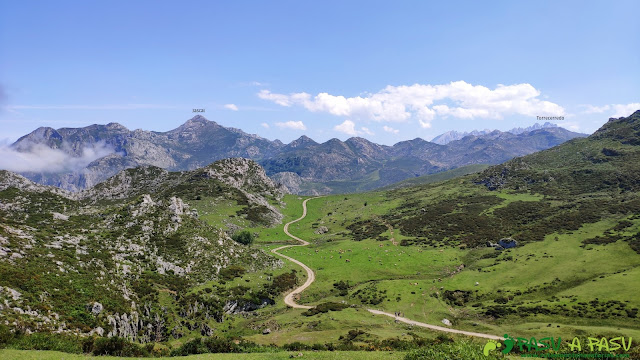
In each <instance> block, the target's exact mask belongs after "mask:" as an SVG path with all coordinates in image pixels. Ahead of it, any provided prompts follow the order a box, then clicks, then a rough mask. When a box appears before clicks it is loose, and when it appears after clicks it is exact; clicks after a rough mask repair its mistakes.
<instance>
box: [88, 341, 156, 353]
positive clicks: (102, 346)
mask: <svg viewBox="0 0 640 360" xmlns="http://www.w3.org/2000/svg"><path fill="white" fill-rule="evenodd" d="M82 348H83V350H84V351H87V350H89V349H90V350H91V353H92V354H93V355H111V356H149V351H148V350H147V349H146V348H144V347H141V346H139V345H137V344H135V343H132V342H130V341H128V340H126V339H123V338H120V337H111V338H104V337H99V338H94V340H93V341H92V342H91V341H86V342H85V343H83V344H82Z"/></svg>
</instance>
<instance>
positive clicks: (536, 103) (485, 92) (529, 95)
mask: <svg viewBox="0 0 640 360" xmlns="http://www.w3.org/2000/svg"><path fill="white" fill-rule="evenodd" d="M258 97H260V98H261V99H265V100H269V101H272V102H274V103H276V104H278V105H281V106H286V107H291V106H294V105H298V106H303V107H304V108H305V109H307V110H309V111H312V112H326V113H329V114H332V115H335V116H343V117H349V118H354V119H363V120H373V121H381V122H406V121H409V120H411V119H413V118H415V119H417V120H418V122H419V123H420V125H421V126H422V127H424V128H428V127H430V126H431V121H432V120H433V119H434V118H436V117H448V116H452V117H457V118H463V119H473V118H492V119H501V118H503V117H504V116H506V115H513V114H519V115H528V116H536V115H540V116H559V115H565V110H564V108H562V107H561V106H560V105H557V104H554V103H552V102H549V101H544V100H540V91H539V90H537V89H536V88H534V87H533V86H532V85H530V84H515V85H498V86H497V87H496V88H495V89H493V90H492V89H489V88H487V87H484V86H480V85H475V86H474V85H471V84H468V83H466V82H464V81H456V82H451V83H449V84H444V85H428V84H427V85H422V84H415V85H411V86H391V85H389V86H387V87H386V88H384V89H382V90H380V91H378V92H377V93H374V94H367V95H364V96H355V97H345V96H342V95H331V94H328V93H319V94H318V95H316V96H314V97H312V96H311V95H310V94H307V93H304V92H301V93H292V94H289V95H285V94H277V93H272V92H270V91H269V90H262V91H260V92H259V93H258ZM443 102H446V103H447V104H444V103H443Z"/></svg>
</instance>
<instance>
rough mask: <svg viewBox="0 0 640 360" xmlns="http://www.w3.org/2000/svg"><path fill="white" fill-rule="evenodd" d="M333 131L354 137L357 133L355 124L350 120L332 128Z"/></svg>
mask: <svg viewBox="0 0 640 360" xmlns="http://www.w3.org/2000/svg"><path fill="white" fill-rule="evenodd" d="M333 130H335V131H339V132H341V133H344V134H347V135H351V136H356V135H358V131H357V130H356V124H355V123H354V122H353V121H351V120H345V121H344V122H343V123H342V124H340V125H336V126H334V127H333Z"/></svg>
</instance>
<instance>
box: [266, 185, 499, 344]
mask: <svg viewBox="0 0 640 360" xmlns="http://www.w3.org/2000/svg"><path fill="white" fill-rule="evenodd" d="M320 197H322V196H318V197H314V198H309V199H306V200H305V201H303V202H302V216H300V217H299V218H297V219H295V220H293V221H290V222H288V223H286V224H285V225H284V233H285V234H287V235H288V236H289V237H291V238H292V239H294V240H297V241H299V242H300V244H299V245H285V246H280V247H279V248H276V249H273V250H271V252H272V253H274V254H276V255H278V256H280V257H283V258H285V259H287V260H289V261H291V262H294V263H296V264H298V265H300V266H301V267H302V268H303V269H305V271H306V272H307V281H305V282H304V284H302V286H299V287H298V288H296V289H294V290H293V291H291V292H290V293H288V294H287V295H285V297H284V303H285V304H287V306H290V307H292V308H296V309H311V308H313V306H307V305H298V304H296V302H295V296H296V295H298V294H299V293H301V292H303V291H304V290H305V289H306V288H308V287H309V286H311V284H312V283H313V282H314V281H315V280H316V275H315V273H314V272H313V270H311V268H310V267H308V266H307V265H305V264H303V263H302V262H300V261H298V260H296V259H294V258H292V257H289V256H287V255H282V254H280V253H279V252H278V251H279V250H282V249H286V248H290V247H294V246H307V245H309V242H307V241H304V240H302V239H300V238H299V237H297V236H294V235H291V233H290V232H289V225H291V224H293V223H296V222H298V221H300V220H302V219H304V218H305V217H306V216H307V201H309V200H313V199H317V198H320ZM367 311H369V312H370V313H372V314H375V315H384V316H388V317H392V318H394V319H395V320H396V321H399V322H403V323H405V324H410V325H415V326H420V327H423V328H427V329H431V330H436V331H443V332H448V333H453V334H461V335H467V336H474V337H480V338H485V339H493V340H504V339H503V338H501V337H499V336H496V335H491V334H483V333H476V332H471V331H464V330H456V329H450V328H446V327H443V326H437V325H431V324H426V323H423V322H419V321H415V320H411V319H407V318H404V317H400V316H396V315H395V314H391V313H388V312H384V311H380V310H375V309H367Z"/></svg>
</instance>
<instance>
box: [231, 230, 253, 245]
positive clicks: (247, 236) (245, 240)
mask: <svg viewBox="0 0 640 360" xmlns="http://www.w3.org/2000/svg"><path fill="white" fill-rule="evenodd" d="M231 238H232V239H233V241H235V242H237V243H239V244H242V245H251V244H252V243H253V240H254V237H253V234H252V233H250V232H249V231H241V232H239V233H235V234H233V236H231Z"/></svg>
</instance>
